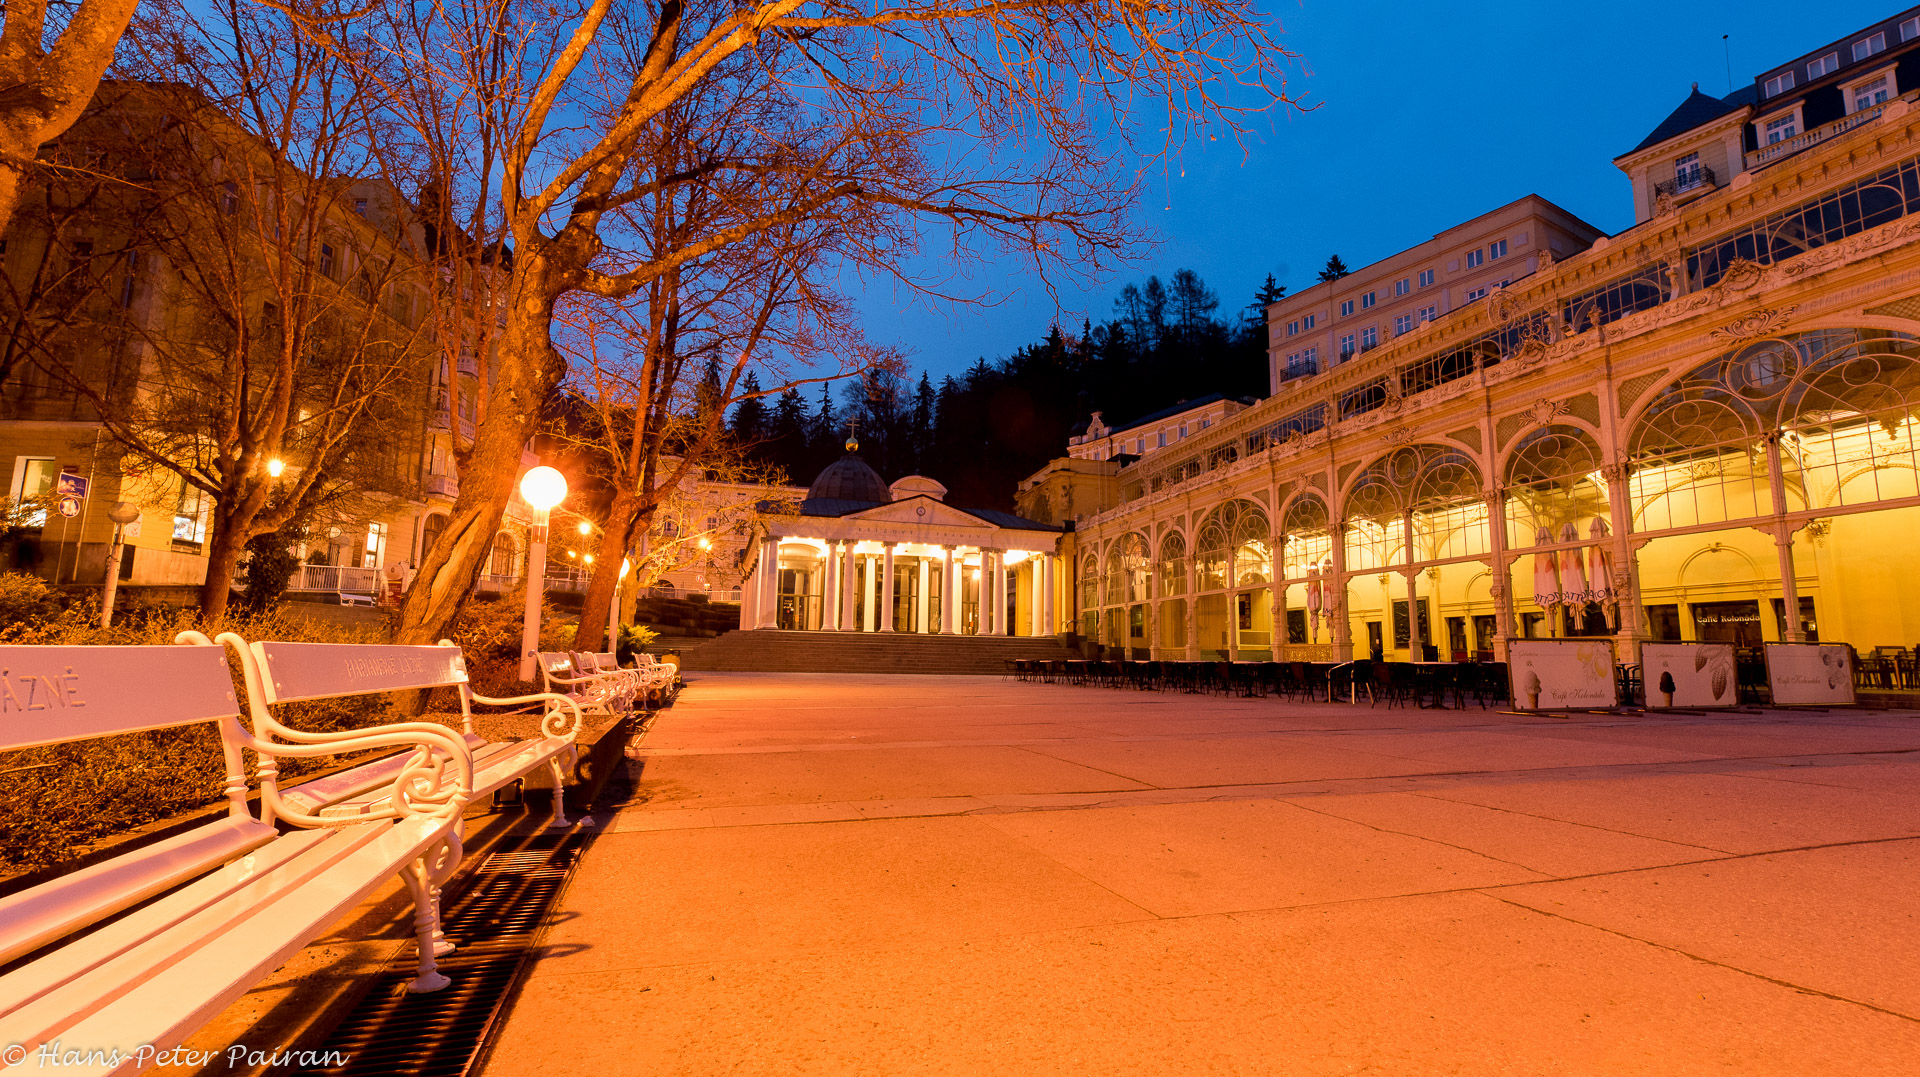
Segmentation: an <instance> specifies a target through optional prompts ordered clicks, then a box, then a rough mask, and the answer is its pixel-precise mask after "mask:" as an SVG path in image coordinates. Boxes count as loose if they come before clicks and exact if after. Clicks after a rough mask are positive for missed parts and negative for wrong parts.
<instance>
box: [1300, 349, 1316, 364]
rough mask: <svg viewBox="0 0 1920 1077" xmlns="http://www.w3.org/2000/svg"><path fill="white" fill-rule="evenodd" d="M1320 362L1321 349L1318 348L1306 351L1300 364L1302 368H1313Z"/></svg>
mask: <svg viewBox="0 0 1920 1077" xmlns="http://www.w3.org/2000/svg"><path fill="white" fill-rule="evenodd" d="M1319 361H1320V349H1319V348H1318V347H1313V348H1308V349H1307V350H1306V351H1303V352H1301V353H1300V364H1301V365H1302V366H1312V365H1314V364H1315V363H1318V362H1319Z"/></svg>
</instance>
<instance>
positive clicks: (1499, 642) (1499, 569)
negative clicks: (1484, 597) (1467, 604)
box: [1486, 486, 1513, 662]
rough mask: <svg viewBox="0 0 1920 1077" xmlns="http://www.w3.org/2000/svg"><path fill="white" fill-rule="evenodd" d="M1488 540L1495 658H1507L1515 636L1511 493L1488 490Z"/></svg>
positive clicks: (1499, 659)
mask: <svg viewBox="0 0 1920 1077" xmlns="http://www.w3.org/2000/svg"><path fill="white" fill-rule="evenodd" d="M1486 502H1487V542H1488V545H1489V546H1490V547H1491V549H1492V552H1493V562H1492V566H1491V567H1492V569H1493V586H1491V587H1489V588H1488V591H1489V592H1491V593H1492V595H1493V660H1494V661H1496V662H1505V661H1506V660H1507V641H1508V640H1510V639H1512V638H1513V555H1512V554H1511V553H1509V552H1507V492H1506V491H1505V490H1503V489H1501V488H1499V487H1497V486H1496V487H1494V488H1493V489H1492V490H1489V491H1487V494H1486Z"/></svg>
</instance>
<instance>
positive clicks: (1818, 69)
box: [1807, 52, 1840, 81]
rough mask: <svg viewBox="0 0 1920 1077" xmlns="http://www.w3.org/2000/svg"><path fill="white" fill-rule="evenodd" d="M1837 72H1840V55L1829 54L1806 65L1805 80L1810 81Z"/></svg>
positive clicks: (1835, 53)
mask: <svg viewBox="0 0 1920 1077" xmlns="http://www.w3.org/2000/svg"><path fill="white" fill-rule="evenodd" d="M1838 70H1840V54H1839V53H1837V52H1830V53H1827V54H1826V55H1825V56H1822V57H1820V58H1819V59H1818V60H1813V61H1811V62H1809V63H1808V64H1807V80H1808V81H1812V80H1814V79H1817V78H1819V77H1820V76H1822V75H1831V74H1833V73H1834V72H1835V71H1838Z"/></svg>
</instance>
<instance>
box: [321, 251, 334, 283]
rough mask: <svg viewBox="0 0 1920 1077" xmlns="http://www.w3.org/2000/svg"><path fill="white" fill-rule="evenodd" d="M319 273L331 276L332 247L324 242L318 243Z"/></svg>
mask: <svg viewBox="0 0 1920 1077" xmlns="http://www.w3.org/2000/svg"><path fill="white" fill-rule="evenodd" d="M320 275H321V276H323V277H332V276H333V247H332V246H331V245H329V244H326V243H322V244H320Z"/></svg>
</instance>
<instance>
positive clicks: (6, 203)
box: [0, 140, 21, 233]
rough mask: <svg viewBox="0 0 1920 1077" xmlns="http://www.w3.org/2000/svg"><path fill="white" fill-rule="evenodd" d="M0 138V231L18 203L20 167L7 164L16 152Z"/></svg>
mask: <svg viewBox="0 0 1920 1077" xmlns="http://www.w3.org/2000/svg"><path fill="white" fill-rule="evenodd" d="M8 141H11V140H0V233H4V232H5V231H6V230H7V225H8V224H9V223H11V222H12V220H13V211H14V209H15V208H17V207H18V206H19V205H20V179H21V174H20V169H18V168H16V167H14V166H13V165H11V164H8V163H7V161H8V159H9V158H10V157H11V156H12V155H13V154H14V153H15V152H16V151H15V149H14V147H12V146H10V145H6V144H5V143H6V142H8Z"/></svg>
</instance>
